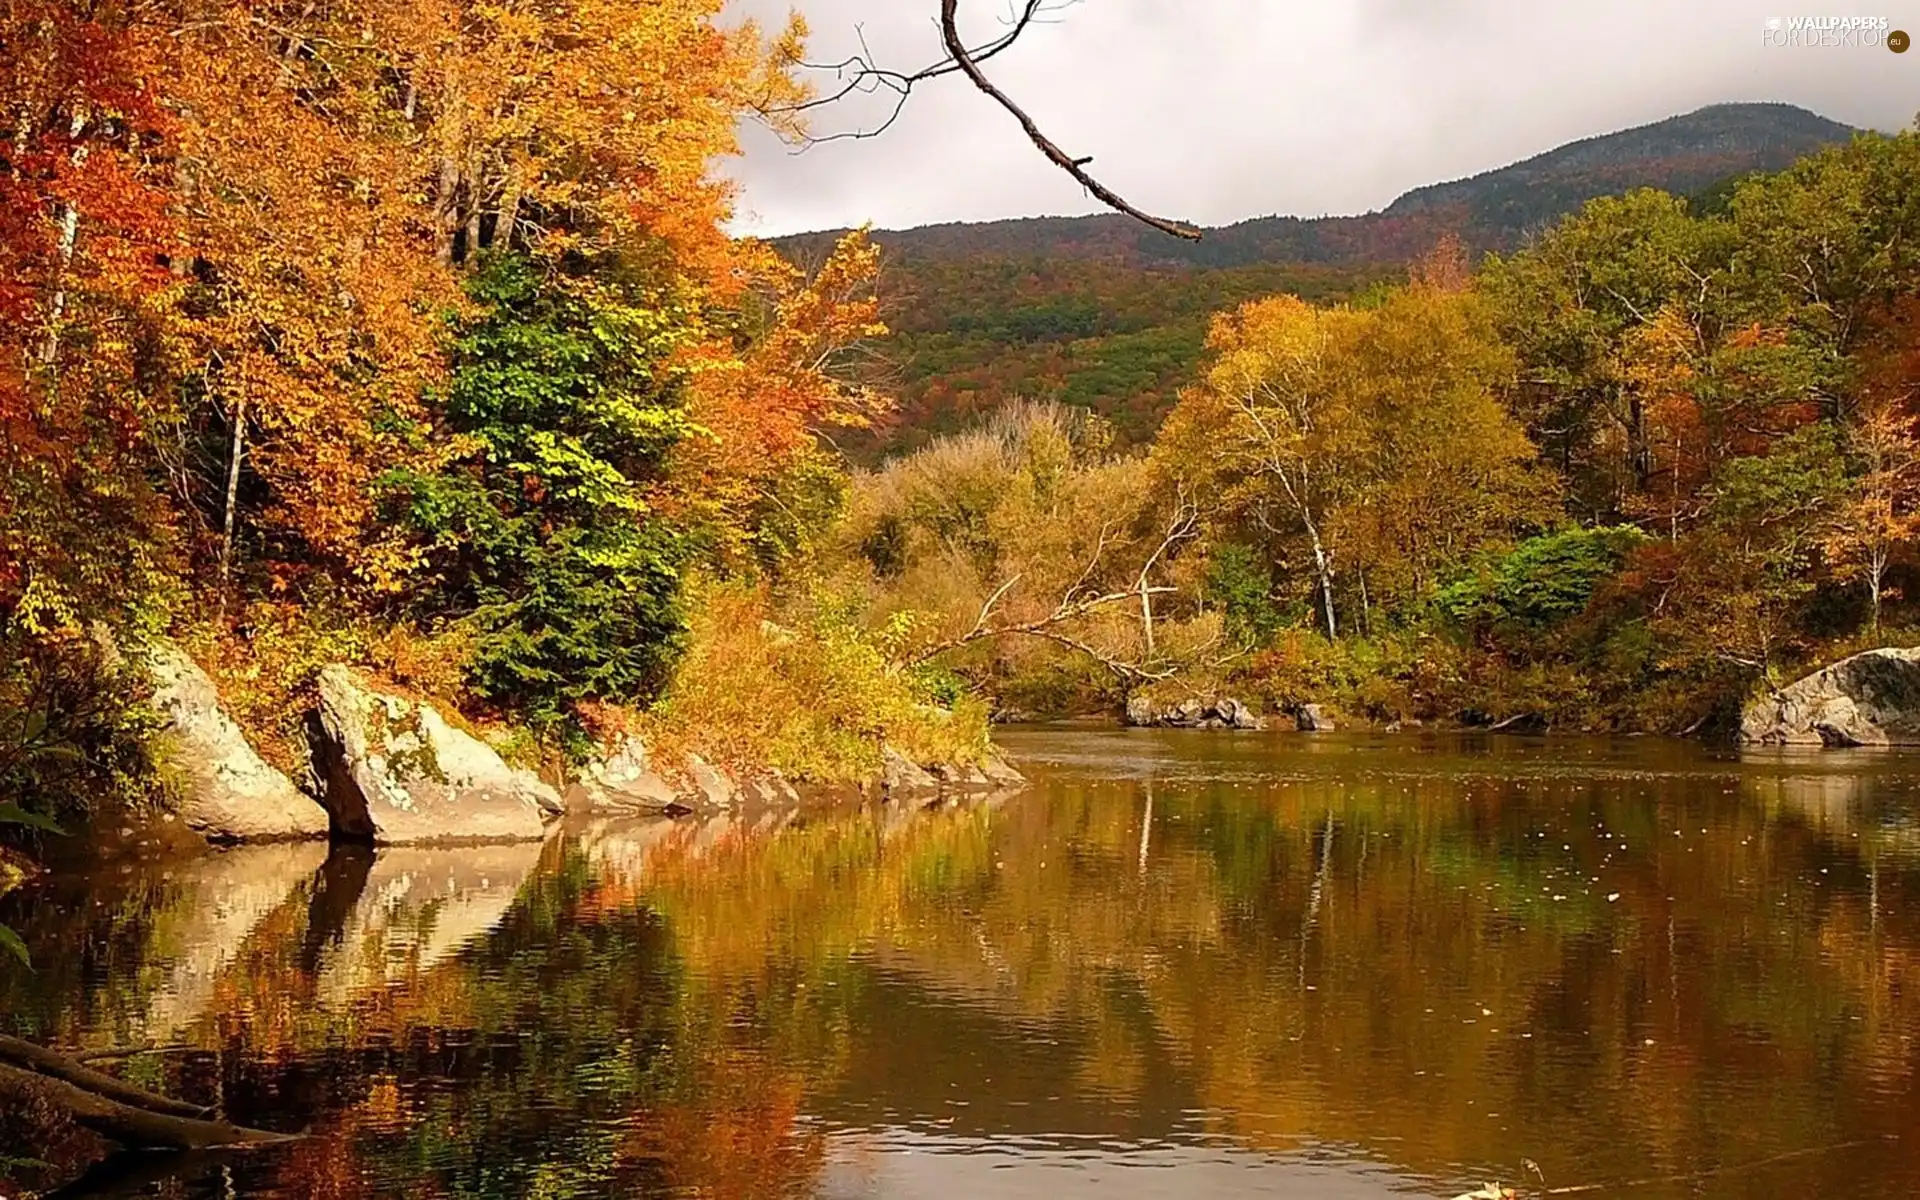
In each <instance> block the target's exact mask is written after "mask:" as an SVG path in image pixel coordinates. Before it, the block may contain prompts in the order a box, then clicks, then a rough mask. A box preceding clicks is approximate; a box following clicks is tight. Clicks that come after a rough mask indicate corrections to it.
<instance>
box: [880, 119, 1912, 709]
mask: <svg viewBox="0 0 1920 1200" xmlns="http://www.w3.org/2000/svg"><path fill="white" fill-rule="evenodd" d="M1917 198H1920V133H1914V132H1908V133H1903V134H1900V135H1898V136H1896V137H1891V138H1889V137H1883V136H1880V135H1864V136H1862V137H1859V138H1857V139H1855V140H1853V141H1851V142H1849V143H1848V144H1847V145H1845V146H1843V147H1836V148H1830V149H1828V150H1824V151H1821V152H1819V153H1816V154H1814V155H1811V156H1809V157H1807V158H1806V159H1803V160H1801V161H1800V162H1798V163H1795V164H1794V165H1793V166H1791V167H1790V168H1788V169H1787V170H1785V171H1782V172H1779V173H1776V174H1770V175H1765V174H1763V175H1755V176H1752V177H1750V178H1748V179H1745V180H1743V181H1742V182H1740V183H1739V184H1738V185H1737V186H1736V187H1733V188H1732V189H1731V190H1730V192H1729V193H1728V194H1727V195H1726V196H1725V197H1723V198H1722V199H1721V200H1720V201H1719V202H1718V203H1716V204H1714V205H1712V206H1706V207H1702V208H1696V206H1693V205H1690V204H1689V203H1688V202H1687V201H1686V200H1685V199H1683V198H1681V197H1678V196H1674V195H1670V194H1668V193H1664V192H1659V191H1655V190H1652V189H1637V190H1635V191H1632V192H1629V193H1627V194H1625V195H1623V196H1612V197H1601V198H1598V199H1595V200H1592V201H1590V202H1588V203H1587V204H1585V205H1583V206H1582V207H1581V208H1580V209H1579V211H1577V212H1575V213H1573V214H1571V215H1569V216H1568V217H1566V218H1564V219H1563V220H1561V221H1559V222H1557V223H1556V224H1555V225H1554V226H1553V227H1551V228H1550V229H1548V230H1547V231H1545V232H1543V233H1542V234H1541V235H1540V236H1539V237H1538V238H1536V239H1534V240H1533V241H1532V242H1531V244H1529V245H1528V246H1527V247H1525V248H1524V249H1522V250H1519V251H1516V252H1514V253H1511V254H1505V255H1502V254H1491V255H1487V256H1485V257H1483V258H1481V259H1480V260H1478V261H1477V262H1476V261H1475V260H1474V259H1473V257H1472V256H1471V255H1470V254H1469V253H1468V251H1467V249H1466V248H1465V247H1464V246H1463V245H1462V244H1461V243H1459V242H1457V241H1450V240H1443V241H1442V242H1441V243H1439V244H1438V245H1437V246H1436V247H1435V248H1434V249H1433V250H1431V251H1429V253H1427V254H1426V255H1423V256H1422V257H1421V258H1420V259H1418V260H1416V262H1415V263H1414V264H1412V266H1411V268H1410V269H1409V270H1407V271H1405V272H1403V273H1402V274H1401V276H1400V278H1399V279H1398V280H1396V281H1394V282H1393V283H1391V284H1386V285H1381V286H1374V287H1370V288H1368V289H1367V290H1366V291H1365V293H1364V294H1362V295H1360V296H1358V297H1356V298H1355V299H1353V300H1351V301H1348V302H1344V303H1326V302H1324V301H1316V300H1313V299H1310V298H1303V297H1301V296H1297V295H1286V294H1279V295H1270V296H1263V297H1260V298H1257V299H1251V300H1248V301H1245V302H1242V303H1235V302H1234V301H1233V300H1232V299H1231V298H1229V297H1225V296H1223V297H1222V298H1221V302H1220V311H1219V312H1218V313H1216V315H1215V316H1214V317H1213V318H1212V320H1211V322H1210V324H1209V327H1208V331H1207V334H1206V342H1205V346H1204V349H1203V350H1202V352H1201V354H1200V357H1199V362H1198V363H1197V364H1196V365H1195V367H1194V368H1193V369H1192V370H1191V372H1190V373H1189V374H1188V376H1187V381H1186V383H1185V384H1184V385H1183V386H1181V387H1180V388H1179V389H1178V392H1177V399H1176V402H1175V404H1174V406H1173V409H1172V411H1171V412H1170V414H1169V415H1168V417H1167V419H1166V421H1165V422H1164V423H1163V424H1162V425H1161V426H1160V428H1159V430H1158V432H1157V434H1156V435H1155V436H1154V437H1153V438H1152V440H1151V441H1150V443H1149V444H1147V445H1145V446H1143V447H1139V448H1135V449H1132V450H1125V449H1121V450H1116V447H1115V444H1114V439H1113V438H1112V437H1111V436H1110V431H1109V430H1108V429H1107V428H1105V427H1104V425H1103V423H1102V422H1099V421H1097V420H1094V419H1092V417H1091V416H1090V414H1088V413H1087V412H1085V410H1082V409H1076V408H1073V407H1070V406H1066V405H1050V404H1045V403H1040V404H1026V405H1020V406H1015V407H1013V408H1011V409H1007V410H1003V411H1002V412H1001V413H1000V414H999V415H998V416H997V417H996V418H995V419H994V421H993V422H991V423H990V424H987V425H985V426H984V427H980V428H977V429H975V430H972V431H970V432H968V433H965V434H962V435H958V436H951V437H942V438H938V439H935V440H934V441H933V442H931V443H930V444H929V445H927V446H926V447H925V448H923V449H921V450H918V451H916V452H914V453H911V454H908V455H905V456H903V457H897V458H895V459H893V460H891V461H889V462H888V463H886V464H885V465H884V466H882V467H880V468H878V469H876V470H875V471H873V472H872V473H870V474H868V475H865V476H862V477H860V478H859V479H858V481H857V486H856V488H855V496H854V506H853V518H852V536H853V538H854V539H855V540H854V542H853V545H854V546H855V547H856V548H857V549H858V551H859V553H860V554H861V556H862V557H863V558H864V559H865V560H866V563H867V564H868V566H869V567H870V568H871V570H872V571H873V572H874V573H875V574H876V576H877V577H878V580H879V583H880V587H881V593H880V594H881V597H882V598H881V600H880V601H879V604H878V610H879V611H883V612H892V613H898V612H902V611H905V612H910V613H932V614H938V615H937V616H936V617H934V618H932V619H930V620H926V621H925V622H924V624H925V625H926V626H927V627H928V628H929V637H930V638H931V639H932V647H933V649H932V650H931V651H930V653H933V654H936V655H938V656H939V657H940V658H941V660H942V661H945V662H947V663H949V664H951V665H952V666H953V667H954V668H955V669H956V670H959V671H961V672H962V673H963V675H964V676H965V677H966V678H967V679H969V680H970V681H972V682H973V684H974V685H975V686H977V687H980V688H982V689H984V690H986V691H988V692H989V693H990V694H993V695H995V696H996V697H998V698H999V699H1000V700H1001V701H1002V702H1003V703H1006V704H1010V705H1012V706H1014V707H1016V708H1018V709H1020V710H1023V711H1032V712H1057V711H1076V710H1084V709H1087V708H1099V707H1114V706H1118V705H1119V704H1120V703H1122V702H1123V701H1127V702H1137V701H1140V700H1141V699H1142V697H1143V696H1144V697H1149V698H1151V697H1153V696H1160V697H1163V698H1166V699H1168V700H1178V699H1180V698H1182V697H1189V698H1190V697H1195V696H1203V695H1207V694H1208V693H1209V692H1211V693H1213V694H1215V695H1217V694H1219V690H1220V689H1231V690H1233V691H1234V692H1235V693H1237V694H1239V695H1244V696H1251V697H1257V698H1258V699H1259V700H1261V701H1262V702H1264V704H1265V705H1266V706H1268V707H1269V708H1271V709H1277V710H1280V711H1283V712H1284V711H1290V710H1295V709H1299V708H1301V707H1303V706H1305V705H1308V704H1313V705H1322V706H1330V707H1333V708H1338V709H1340V710H1343V711H1344V712H1345V713H1347V714H1348V715H1351V716H1359V717H1362V718H1365V719H1368V720H1372V721H1377V722H1382V723H1392V722H1398V721H1408V720H1431V719H1441V720H1448V721H1463V722H1469V723H1503V722H1520V721H1525V722H1530V723H1532V724H1535V725H1537V726H1551V727H1555V728H1567V727H1573V728H1594V729H1599V728H1611V729H1641V730H1650V731H1665V732H1686V731H1695V730H1701V729H1715V728H1720V729H1725V728H1726V727H1727V723H1728V722H1729V721H1730V720H1731V719H1732V717H1733V716H1734V715H1735V714H1736V713H1737V712H1738V710H1739V706H1740V703H1741V702H1742V701H1743V700H1744V699H1745V698H1747V697H1748V696H1750V695H1751V694H1753V693H1754V692H1755V691H1756V690H1757V689H1759V688H1761V687H1763V686H1766V685H1777V684H1779V683H1781V682H1783V681H1785V680H1787V679H1790V678H1791V677H1792V676H1793V675H1794V674H1795V673H1796V672H1798V671H1800V670H1802V669H1804V668H1805V667H1806V666H1808V665H1809V664H1812V663H1816V662H1823V661H1831V660H1832V659H1833V658H1835V657H1836V656H1838V655H1840V654H1842V653H1844V652H1847V651H1851V650H1856V649H1860V648H1862V647H1863V646H1867V645H1884V644H1911V643H1912V642H1913V641H1914V639H1915V634H1914V623H1915V618H1916V609H1915V607H1914V600H1913V596H1914V591H1913V588H1914V586H1915V583H1916V581H1917V580H1920V425H1917V424H1916V421H1920V407H1917V405H1920V349H1917V347H1920V342H1916V339H1915V332H1916V328H1920V326H1917V325H1916V316H1917V315H1920V309H1917V308H1916V305H1917V304H1920V257H1916V253H1915V247H1916V246H1920V229H1917V228H1916V220H1917V219H1920V217H1917V216H1916V214H1920V204H1917V203H1916V200H1917ZM942 634H944V637H942V636H941V635H942Z"/></svg>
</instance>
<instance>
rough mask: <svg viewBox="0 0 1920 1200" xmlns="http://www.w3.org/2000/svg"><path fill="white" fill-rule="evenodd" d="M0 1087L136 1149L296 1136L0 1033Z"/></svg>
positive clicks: (195, 1147)
mask: <svg viewBox="0 0 1920 1200" xmlns="http://www.w3.org/2000/svg"><path fill="white" fill-rule="evenodd" d="M0 1090H4V1091H10V1092H13V1093H15V1094H17V1095H21V1096H29V1097H32V1098H34V1099H37V1100H38V1101H40V1102H41V1103H42V1104H44V1105H46V1106H47V1107H49V1108H51V1109H54V1110H57V1111H62V1112H65V1113H67V1114H68V1115H69V1116H71V1117H72V1118H73V1121H74V1123H75V1124H76V1125H79V1126H81V1127H83V1128H85V1129H90V1130H92V1131H93V1132H95V1133H97V1134H99V1135H100V1136H101V1137H104V1138H106V1139H108V1140H109V1141H113V1142H118V1143H119V1144H120V1145H122V1146H129V1147H137V1148H140V1149H168V1150H204V1149H208V1148H211V1147H215V1146H258V1145H265V1144H268V1143H273V1142H286V1141H293V1140H294V1139H295V1136H296V1135H293V1134H285V1133H269V1132H267V1131H266V1130H263V1129H248V1128H246V1127H244V1126H241V1125H234V1124H232V1123H230V1122H227V1121H220V1120H215V1119H214V1118H213V1112H212V1110H211V1109H208V1108H203V1107H201V1106H200V1105H197V1104H188V1103H186V1102H185V1101H181V1100H172V1099H169V1098H167V1097H165V1096H161V1095H157V1094H155V1093H153V1092H149V1091H146V1090H145V1089H143V1088H137V1087H134V1086H133V1085H132V1084H130V1083H128V1082H126V1081H125V1080H123V1079H116V1078H115V1077H114V1076H112V1075H107V1074H103V1073H102V1072H99V1071H96V1070H94V1069H92V1068H91V1067H88V1066H85V1065H83V1064H81V1063H78V1062H75V1061H74V1060H72V1059H70V1058H68V1057H67V1056H66V1055H64V1054H59V1053H56V1052H55V1051H52V1050H48V1049H46V1048H45V1047H43V1046H36V1045H34V1044H33V1043H31V1042H22V1041H19V1040H18V1039H15V1038H9V1037H4V1036H0Z"/></svg>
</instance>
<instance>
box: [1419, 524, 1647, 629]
mask: <svg viewBox="0 0 1920 1200" xmlns="http://www.w3.org/2000/svg"><path fill="white" fill-rule="evenodd" d="M1645 541H1647V535H1646V534H1644V533H1642V532H1640V530H1639V529H1637V528H1635V527H1634V526H1632V525H1617V526H1608V527H1603V528H1599V529H1580V528H1572V529H1563V530H1560V531H1558V532H1556V533H1548V534H1542V535H1541V536H1539V537H1535V538H1529V539H1528V540H1526V541H1524V542H1522V543H1520V544H1519V545H1518V546H1516V547H1514V548H1513V550H1512V551H1510V552H1509V553H1507V554H1505V555H1502V556H1501V557H1499V558H1497V559H1494V560H1492V561H1491V562H1489V563H1487V564H1485V565H1483V566H1482V567H1481V568H1480V569H1479V570H1478V571H1476V572H1475V573H1474V574H1472V575H1469V576H1467V577H1466V578H1464V579H1460V580H1458V581H1456V582H1454V583H1453V584H1451V585H1449V586H1447V587H1445V588H1443V589H1441V591H1440V594H1439V596H1438V597H1436V604H1437V605H1438V607H1439V609H1440V611H1441V612H1443V613H1445V614H1446V615H1447V616H1448V617H1449V618H1451V619H1452V620H1453V621H1454V622H1455V623H1456V624H1458V625H1459V626H1461V627H1462V628H1465V629H1468V630H1475V631H1499V630H1502V629H1512V628H1516V627H1517V628H1519V629H1523V630H1529V631H1538V630H1543V629H1546V628H1548V627H1550V626H1553V625H1556V624H1558V623H1560V622H1562V621H1565V620H1568V619H1569V618H1572V617H1575V616H1578V615H1579V614H1580V613H1581V612H1583V611H1584V610H1585V609H1586V607H1587V602H1588V601H1589V600H1591V599H1592V598H1593V593H1594V589H1595V588H1596V587H1598V586H1599V584H1600V582H1601V581H1602V580H1604V579H1606V578H1607V577H1608V576H1610V575H1612V574H1614V573H1615V572H1617V571H1618V570H1619V569H1620V566H1621V564H1622V563H1623V562H1625V561H1626V558H1627V555H1628V554H1630V553H1632V551H1633V549H1634V548H1635V547H1636V546H1639V545H1640V544H1642V543H1643V542H1645Z"/></svg>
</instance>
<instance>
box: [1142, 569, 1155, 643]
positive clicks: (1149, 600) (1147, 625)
mask: <svg viewBox="0 0 1920 1200" xmlns="http://www.w3.org/2000/svg"><path fill="white" fill-rule="evenodd" d="M1140 630H1141V632H1142V633H1143V634H1144V635H1145V636H1146V642H1147V661H1148V662H1152V661H1153V593H1152V592H1151V591H1149V590H1148V589H1147V575H1146V572H1144V571H1142V572H1141V573H1140Z"/></svg>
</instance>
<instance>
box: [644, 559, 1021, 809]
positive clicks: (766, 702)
mask: <svg viewBox="0 0 1920 1200" xmlns="http://www.w3.org/2000/svg"><path fill="white" fill-rule="evenodd" d="M695 613H696V616H695V617H694V621H693V627H692V631H691V635H690V637H689V640H688V649H687V656H686V659H685V661H684V662H683V663H682V665H681V668H680V670H679V671H678V672H677V673H676V675H675V676H674V682H673V686H672V689H671V690H670V691H669V692H668V694H667V696H666V697H665V698H664V700H663V701H662V702H661V704H660V705H659V706H658V708H657V709H656V710H655V711H654V712H653V713H652V714H649V718H648V721H647V728H648V734H649V736H648V743H649V746H650V747H653V748H655V749H656V750H658V749H661V748H668V749H670V750H671V749H685V750H693V751H697V752H698V753H700V754H702V755H705V756H707V757H708V758H709V759H711V760H713V761H716V762H720V763H723V764H729V765H736V766H745V767H749V768H751V767H758V766H771V767H774V768H776V769H778V770H780V771H782V772H784V773H786V774H787V775H789V776H790V777H792V778H795V779H804V780H816V781H823V782H836V783H838V782H855V781H860V780H864V779H870V778H872V777H873V776H874V775H875V774H877V773H878V771H879V768H880V753H881V747H882V746H883V745H885V746H889V747H892V748H893V749H896V750H898V751H900V752H901V753H902V754H905V755H906V756H907V757H909V758H911V759H913V760H915V761H917V762H963V763H964V762H977V761H979V759H980V758H981V756H982V755H983V754H984V753H985V751H986V744H987V743H986V709H985V707H984V706H983V705H982V703H981V702H980V701H979V700H978V699H976V698H974V697H973V696H972V695H970V694H967V693H964V692H961V691H959V690H957V689H955V688H954V687H953V686H952V681H951V679H950V678H949V677H946V676H943V675H941V674H940V673H938V672H932V671H912V670H903V669H901V668H900V667H899V666H897V665H896V664H895V663H894V662H893V661H892V660H891V658H890V656H889V655H888V653H887V649H886V647H885V646H884V645H883V644H882V643H881V641H880V640H879V639H877V638H876V637H875V636H874V635H873V634H871V633H870V632H868V630H867V629H866V628H865V626H864V625H863V624H862V623H861V622H860V621H859V620H858V606H857V605H852V604H849V603H847V602H846V601H844V600H837V599H836V598H834V597H833V596H831V595H830V594H821V595H816V596H814V597H812V598H810V599H809V600H808V601H807V602H806V603H804V604H801V605H798V606H796V607H795V609H794V610H793V611H792V612H790V613H788V614H785V619H786V621H787V622H788V623H787V624H776V623H774V621H772V620H771V619H770V618H771V616H772V612H771V610H770V609H769V607H768V604H767V600H766V597H765V596H763V595H761V594H759V593H757V592H755V591H753V590H751V589H747V588H742V587H739V586H737V585H736V586H729V587H717V588H714V589H712V590H710V591H709V592H708V593H707V594H706V595H704V596H703V597H701V600H700V603H699V604H697V605H696V606H695Z"/></svg>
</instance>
